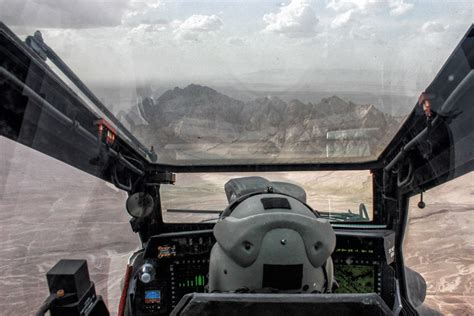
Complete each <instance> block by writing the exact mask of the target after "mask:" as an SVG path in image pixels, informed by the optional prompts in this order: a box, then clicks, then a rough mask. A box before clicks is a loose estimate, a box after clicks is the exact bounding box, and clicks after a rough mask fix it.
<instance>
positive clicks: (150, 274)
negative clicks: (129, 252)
mask: <svg viewBox="0 0 474 316" xmlns="http://www.w3.org/2000/svg"><path fill="white" fill-rule="evenodd" d="M154 278H155V267H153V265H152V264H150V263H145V264H144V265H142V266H141V268H140V281H142V282H143V283H145V284H146V283H150V281H152V280H153V279H154Z"/></svg>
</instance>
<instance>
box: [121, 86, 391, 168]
mask: <svg viewBox="0 0 474 316" xmlns="http://www.w3.org/2000/svg"><path fill="white" fill-rule="evenodd" d="M123 119H125V120H126V121H127V122H128V123H129V124H130V129H131V132H132V133H135V134H137V136H138V137H139V138H140V139H142V140H143V141H144V143H146V144H153V145H154V146H155V148H161V151H163V150H165V151H166V150H167V149H168V150H174V151H176V150H178V151H179V150H181V151H186V150H188V151H189V150H190V148H193V149H192V150H194V151H206V152H208V153H210V151H209V148H208V147H209V146H211V145H209V144H213V145H212V146H211V147H212V150H213V152H214V153H216V154H217V152H219V154H218V155H219V156H225V155H229V154H230V153H231V152H233V151H235V150H237V149H236V148H239V149H238V151H239V152H241V151H242V150H243V151H246V150H248V153H242V154H244V155H245V154H255V153H259V154H262V155H269V154H271V155H277V156H278V155H279V154H281V153H295V152H296V153H299V154H302V153H305V154H308V155H313V156H316V157H319V156H326V157H327V156H329V149H328V146H331V148H332V147H334V146H336V147H338V149H337V150H336V151H335V152H332V154H331V155H336V156H345V157H348V156H351V155H352V156H370V155H375V154H376V153H377V152H379V151H380V150H381V149H382V147H383V146H384V145H385V144H386V143H387V142H388V140H390V139H391V137H392V136H393V133H395V131H396V129H397V128H398V125H399V123H398V121H397V120H396V119H395V118H393V117H392V116H390V115H388V114H385V113H383V112H381V111H380V110H378V109H377V108H376V107H375V106H374V105H357V104H355V103H352V102H348V101H345V100H343V99H341V98H339V97H337V96H332V97H329V98H325V99H322V100H321V101H320V102H318V103H311V102H308V103H303V102H301V101H299V100H297V99H294V100H291V101H289V102H285V101H283V100H282V99H280V98H278V97H272V96H268V97H263V98H257V99H255V100H252V101H249V102H242V101H240V100H237V99H233V98H231V97H229V96H226V95H224V94H221V93H219V92H218V91H216V90H214V89H212V88H209V87H206V86H200V85H196V84H191V85H188V86H187V87H185V88H178V87H176V88H174V89H171V90H168V91H166V92H164V93H163V94H161V95H160V96H149V97H145V98H143V100H142V102H141V103H139V104H138V105H137V107H136V108H133V109H132V110H130V111H129V112H128V113H122V120H123ZM353 130H358V131H359V132H358V134H357V135H358V136H355V134H354V131H353ZM338 131H339V132H340V131H344V133H343V134H340V133H339V134H338V135H339V136H338V137H339V141H338V142H336V143H335V142H330V141H329V140H330V139H331V137H332V136H331V135H332V134H331V133H333V132H338ZM340 135H345V136H344V139H340V137H341V136H340ZM361 135H365V136H361ZM199 144H202V145H203V146H201V147H202V148H200V149H196V148H197V147H199ZM239 144H240V146H239ZM207 145H209V146H207ZM232 147H233V148H234V149H232ZM250 147H252V148H250ZM359 147H360V148H362V147H363V148H364V149H363V150H362V151H360V148H359ZM176 148H179V149H176ZM203 148H206V149H203ZM348 148H349V149H348ZM353 149H356V151H355V152H354V150H353ZM357 150H359V152H357ZM175 154H176V153H174V154H173V153H171V156H173V155H175ZM194 154H197V157H199V153H194ZM210 155H211V156H212V154H210ZM173 159H174V158H173Z"/></svg>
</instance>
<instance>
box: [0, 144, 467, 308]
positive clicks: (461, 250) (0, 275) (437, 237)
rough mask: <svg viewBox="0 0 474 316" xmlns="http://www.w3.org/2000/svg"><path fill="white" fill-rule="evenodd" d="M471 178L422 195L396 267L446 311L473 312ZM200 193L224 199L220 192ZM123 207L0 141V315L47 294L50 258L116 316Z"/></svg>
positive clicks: (108, 192) (70, 173)
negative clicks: (78, 262)
mask: <svg viewBox="0 0 474 316" xmlns="http://www.w3.org/2000/svg"><path fill="white" fill-rule="evenodd" d="M280 176H281V177H282V178H285V177H287V175H285V174H281V175H280ZM298 177H299V178H298ZM296 178H297V179H296V180H295V179H294V178H293V179H292V180H294V181H296V182H297V183H298V181H300V182H301V181H303V182H304V179H307V176H305V175H304V174H303V173H302V174H299V175H297V176H296ZM286 179H288V178H286ZM325 179H326V183H328V184H331V185H328V187H331V186H333V185H336V186H337V185H338V183H341V179H338V178H334V177H331V174H330V173H328V174H326V175H325ZM178 180H179V179H178ZM290 180H291V179H290ZM473 180H474V179H473V173H471V174H468V175H466V176H464V177H462V178H460V179H458V180H455V181H453V182H450V183H448V184H446V185H444V186H443V187H441V188H439V189H435V190H433V191H432V192H428V193H427V194H426V196H425V202H426V203H427V207H426V208H425V209H424V210H419V209H415V208H413V209H412V210H411V217H410V228H409V231H408V235H407V238H406V246H405V256H406V262H407V264H408V265H409V266H411V267H412V268H414V269H415V270H417V271H419V272H421V273H422V275H423V276H424V277H425V279H426V280H427V283H428V295H427V299H426V301H427V303H428V304H429V305H430V306H431V307H433V308H434V309H437V310H439V311H441V312H443V313H445V314H446V315H472V314H474V290H473V284H474V279H473V275H474V243H473V241H474V240H473V239H474V229H473V228H472V227H474V223H473V221H474V216H473V215H474V199H473V197H474V195H473V191H474V190H473V183H474V181H473ZM209 181H211V182H212V181H213V180H212V179H208V182H209ZM224 182H225V181H224ZM344 182H345V181H344ZM221 183H222V182H221ZM339 186H340V184H339ZM204 187H205V186H204ZM333 188H334V187H333ZM339 189H344V188H343V187H339ZM208 190H210V191H209V193H212V196H214V198H213V200H214V201H220V203H221V202H225V198H224V199H223V197H221V196H219V195H220V191H219V190H221V189H217V188H209V187H208ZM216 190H217V191H216ZM320 192H321V191H320ZM175 193H176V192H175ZM309 195H310V196H311V194H309ZM169 196H170V197H172V194H170V195H169ZM171 199H172V198H171ZM171 199H170V200H171ZM211 200H212V199H211ZM124 201H125V194H124V193H123V192H120V191H118V190H116V189H115V188H113V187H112V186H110V185H108V184H106V183H105V182H103V181H101V180H98V179H96V178H94V177H91V176H89V175H87V174H85V173H83V172H81V171H79V170H76V169H74V168H72V167H69V166H67V165H64V164H62V163H60V162H58V161H55V160H53V159H51V158H49V157H46V156H44V155H42V154H39V153H37V152H35V151H32V150H29V149H27V148H25V147H23V146H20V145H14V144H13V143H12V142H10V141H8V140H6V139H4V138H1V137H0V234H1V236H2V238H1V240H0V268H1V269H0V271H1V272H0V315H31V314H33V313H34V311H35V309H36V308H37V307H38V306H39V305H40V304H41V302H42V301H43V300H44V298H46V296H47V295H48V290H47V283H46V279H45V273H46V271H47V270H49V269H50V268H51V267H52V266H53V265H54V264H55V263H56V262H57V260H59V259H60V258H84V259H87V260H88V265H89V270H90V273H91V278H92V280H93V281H94V282H95V283H96V286H97V291H98V293H99V294H100V295H102V296H104V298H105V299H106V301H107V303H108V306H109V309H110V310H111V312H112V314H116V311H117V304H118V298H119V295H120V286H119V285H120V279H121V277H122V275H123V273H124V270H125V265H126V261H127V258H128V256H129V255H130V253H131V251H133V250H134V249H136V248H137V247H138V245H139V242H138V238H137V236H135V234H134V233H133V232H132V231H131V229H130V226H129V224H128V220H129V217H128V215H127V213H126V211H125V210H124ZM416 202H417V201H415V203H413V204H414V205H416ZM316 203H320V204H321V205H324V203H325V202H324V201H319V202H316ZM326 203H327V201H326ZM321 207H322V206H321ZM199 220H200V219H199Z"/></svg>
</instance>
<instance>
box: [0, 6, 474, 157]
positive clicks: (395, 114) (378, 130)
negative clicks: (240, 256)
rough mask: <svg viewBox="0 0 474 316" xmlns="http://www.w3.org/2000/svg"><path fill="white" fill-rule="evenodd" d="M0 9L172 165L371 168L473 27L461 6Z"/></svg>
mask: <svg viewBox="0 0 474 316" xmlns="http://www.w3.org/2000/svg"><path fill="white" fill-rule="evenodd" d="M3 3H5V4H4V6H5V7H8V10H3V9H2V10H0V19H3V20H4V22H5V23H7V24H9V25H11V26H12V28H13V30H14V31H15V32H16V33H17V34H21V35H30V34H32V33H33V32H34V31H35V30H36V29H40V30H41V32H42V34H43V38H44V40H45V42H46V43H47V44H48V45H49V46H50V47H51V48H53V49H54V50H55V51H56V53H57V54H58V55H59V56H61V58H63V59H64V61H65V62H66V63H67V64H68V65H69V66H70V67H71V68H72V69H73V70H74V71H75V72H76V73H77V74H78V76H79V77H80V78H81V79H82V80H84V82H85V83H86V84H87V85H88V86H90V87H91V89H92V90H93V91H94V92H95V93H96V95H97V96H98V97H99V99H100V100H101V101H102V102H103V103H104V104H105V105H106V106H107V107H108V109H109V110H110V111H111V112H112V113H113V114H114V115H115V116H116V117H117V118H118V119H119V120H120V121H121V122H122V123H123V125H124V126H125V128H127V129H128V130H129V131H130V132H131V133H132V134H133V135H134V136H135V137H136V138H137V139H138V140H139V141H140V142H141V143H143V144H144V145H145V146H146V147H147V148H151V147H153V150H154V151H155V152H156V153H157V157H158V158H157V160H156V162H159V163H165V164H175V165H203V164H244V163H315V162H359V161H368V160H373V159H376V158H377V157H378V156H379V154H380V153H381V151H382V150H383V149H384V148H385V146H386V145H387V144H388V142H389V141H390V140H391V138H392V137H393V135H394V133H395V132H396V131H397V129H398V128H399V126H400V125H401V123H402V122H403V120H404V117H406V115H407V114H408V113H409V111H410V110H411V109H412V108H413V106H414V104H415V103H416V101H417V98H418V96H419V94H420V93H421V92H422V91H423V90H424V89H425V87H426V86H427V85H428V84H429V83H430V81H431V80H432V78H433V77H434V75H435V74H436V72H437V71H438V70H439V68H440V66H441V65H442V63H443V62H444V60H446V58H447V57H448V56H449V53H450V52H451V51H452V50H453V49H454V47H455V45H456V43H458V41H459V40H460V38H461V37H462V36H463V34H464V32H465V30H466V27H467V26H468V25H469V24H470V23H472V5H471V6H470V5H469V4H468V3H467V2H466V3H462V2H459V3H455V4H449V6H448V5H447V4H445V3H444V2H439V1H436V2H432V1H427V2H425V1H422V2H420V3H416V4H415V3H411V2H404V1H333V0H331V1H309V0H308V1H306V0H292V1H286V2H281V1H245V2H242V3H241V2H235V1H222V2H215V1H211V2H193V1H173V2H171V1H114V2H113V4H112V3H109V2H103V1H98V2H94V1H76V2H74V4H71V3H69V2H68V1H60V2H59V4H54V5H53V3H52V2H50V1H35V2H28V5H21V8H20V4H19V3H21V1H20V2H15V1H4V2H3ZM466 8H467V9H466ZM16 11H18V12H16ZM426 12H430V16H429V19H427V17H426V16H425V15H426ZM453 16H456V19H454V20H453V19H452V18H449V17H453ZM86 17H87V18H86ZM121 134H122V135H123V134H124V133H121Z"/></svg>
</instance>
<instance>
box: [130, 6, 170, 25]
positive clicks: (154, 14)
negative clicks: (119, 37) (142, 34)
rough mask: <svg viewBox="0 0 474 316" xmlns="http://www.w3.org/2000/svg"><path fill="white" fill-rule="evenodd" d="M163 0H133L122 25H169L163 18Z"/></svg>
mask: <svg viewBox="0 0 474 316" xmlns="http://www.w3.org/2000/svg"><path fill="white" fill-rule="evenodd" d="M162 6H163V4H162V2H161V0H148V1H143V0H131V1H130V3H129V5H128V10H127V12H126V13H125V15H124V16H123V18H122V24H124V25H127V26H138V25H140V24H160V25H165V24H168V23H169V22H168V20H167V19H165V18H163V16H162V15H163V13H162V12H161V11H162V10H161V7H162Z"/></svg>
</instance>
